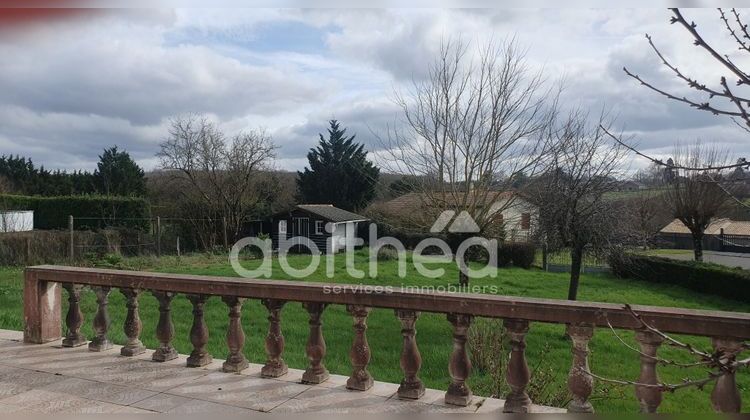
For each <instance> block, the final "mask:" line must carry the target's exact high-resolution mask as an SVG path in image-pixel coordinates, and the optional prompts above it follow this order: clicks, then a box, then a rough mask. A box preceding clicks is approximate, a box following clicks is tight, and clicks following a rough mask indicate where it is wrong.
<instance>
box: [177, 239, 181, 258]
mask: <svg viewBox="0 0 750 420" xmlns="http://www.w3.org/2000/svg"><path fill="white" fill-rule="evenodd" d="M177 258H180V237H179V236H178V237H177Z"/></svg>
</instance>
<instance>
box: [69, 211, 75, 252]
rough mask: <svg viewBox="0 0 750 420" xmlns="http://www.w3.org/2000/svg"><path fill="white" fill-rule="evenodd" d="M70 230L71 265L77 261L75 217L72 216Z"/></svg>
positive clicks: (70, 217)
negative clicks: (74, 230)
mask: <svg viewBox="0 0 750 420" xmlns="http://www.w3.org/2000/svg"><path fill="white" fill-rule="evenodd" d="M68 230H69V231H70V250H69V258H70V264H71V265H72V264H73V261H74V260H75V242H74V240H75V233H74V232H73V215H72V214H71V215H70V216H68Z"/></svg>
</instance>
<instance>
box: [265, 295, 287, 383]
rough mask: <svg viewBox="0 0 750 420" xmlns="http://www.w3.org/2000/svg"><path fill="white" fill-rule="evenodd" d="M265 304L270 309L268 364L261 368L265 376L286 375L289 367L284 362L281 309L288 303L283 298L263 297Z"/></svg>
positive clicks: (267, 341)
mask: <svg viewBox="0 0 750 420" xmlns="http://www.w3.org/2000/svg"><path fill="white" fill-rule="evenodd" d="M262 303H263V306H265V307H266V309H268V334H267V335H266V356H267V359H266V364H265V365H264V366H263V367H262V368H261V370H260V376H262V377H264V378H278V377H279V376H283V375H286V373H287V372H288V371H289V368H288V367H287V365H286V362H284V359H283V357H282V355H283V354H284V335H283V334H282V332H281V309H282V308H283V307H284V304H285V303H286V302H285V301H283V300H276V299H263V302H262Z"/></svg>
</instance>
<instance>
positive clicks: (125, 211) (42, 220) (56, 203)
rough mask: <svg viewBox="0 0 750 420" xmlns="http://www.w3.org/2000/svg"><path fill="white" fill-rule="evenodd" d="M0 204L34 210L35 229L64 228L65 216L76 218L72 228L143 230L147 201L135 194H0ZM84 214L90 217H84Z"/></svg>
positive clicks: (144, 228)
mask: <svg viewBox="0 0 750 420" xmlns="http://www.w3.org/2000/svg"><path fill="white" fill-rule="evenodd" d="M0 205H1V206H2V207H3V208H4V209H7V210H34V228H35V229H67V228H68V216H70V215H72V216H73V217H74V218H78V220H76V221H75V229H77V230H92V229H103V228H105V227H126V228H134V229H141V230H147V229H148V228H149V220H148V219H149V218H150V214H151V213H150V210H149V206H148V202H147V201H146V200H145V199H143V198H136V197H104V196H95V195H92V196H85V195H81V196H59V197H37V196H24V195H7V194H3V195H0ZM87 217H90V218H94V219H85V218H87Z"/></svg>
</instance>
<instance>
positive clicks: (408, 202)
mask: <svg viewBox="0 0 750 420" xmlns="http://www.w3.org/2000/svg"><path fill="white" fill-rule="evenodd" d="M437 194H439V193H434V194H433V195H428V194H426V193H416V192H412V193H408V194H404V195H402V196H399V197H396V198H394V199H393V200H389V201H386V202H385V203H383V206H384V207H385V209H386V210H388V211H390V212H394V213H395V212H403V211H413V210H416V209H419V208H420V207H424V206H425V205H426V204H427V203H428V202H430V201H433V200H434V199H435V197H434V195H437ZM464 194H465V193H463V192H459V193H456V194H455V195H453V194H451V193H445V198H444V199H445V202H446V203H448V202H449V201H452V200H455V198H456V197H461V198H464ZM513 195H516V196H520V194H518V193H517V192H514V191H503V192H494V191H491V192H488V193H486V194H481V195H479V194H478V193H477V192H476V191H470V192H469V193H468V194H467V195H466V200H467V201H469V202H472V201H474V200H477V204H481V205H487V204H492V203H494V202H495V201H498V200H503V199H507V198H510V197H512V196H513Z"/></svg>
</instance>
